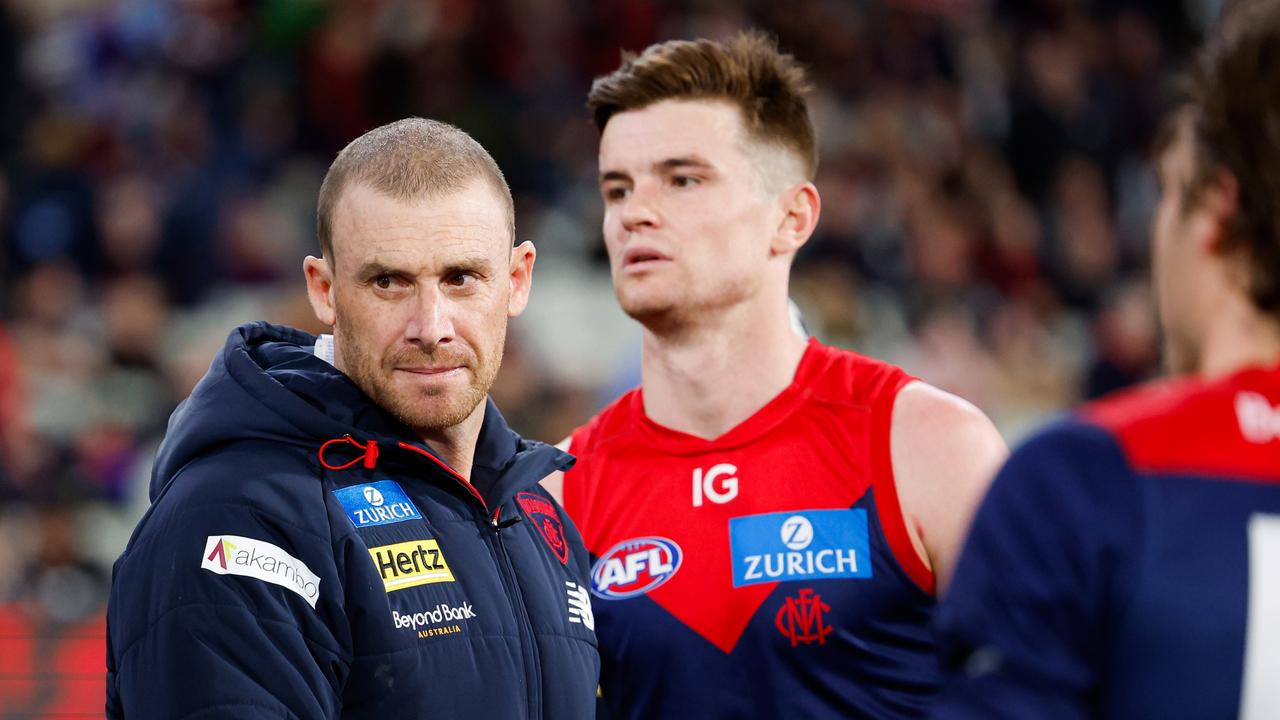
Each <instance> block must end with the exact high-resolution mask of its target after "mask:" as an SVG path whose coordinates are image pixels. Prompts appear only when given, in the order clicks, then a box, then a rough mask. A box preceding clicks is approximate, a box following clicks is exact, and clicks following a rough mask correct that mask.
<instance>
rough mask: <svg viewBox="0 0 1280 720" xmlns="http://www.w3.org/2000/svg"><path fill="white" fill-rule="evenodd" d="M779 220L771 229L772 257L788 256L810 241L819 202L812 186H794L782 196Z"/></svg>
mask: <svg viewBox="0 0 1280 720" xmlns="http://www.w3.org/2000/svg"><path fill="white" fill-rule="evenodd" d="M780 199H781V202H782V218H781V219H780V220H779V222H778V226H777V228H775V229H774V233H773V241H772V242H771V243H770V244H769V249H770V251H771V252H772V253H773V254H774V255H791V254H794V253H795V252H796V251H797V250H799V249H800V248H801V247H802V246H803V245H804V244H805V243H806V242H808V241H809V238H810V236H812V235H813V231H814V229H815V228H817V227H818V216H819V215H820V214H821V213H822V198H821V196H819V195H818V188H816V187H814V185H813V183H811V182H808V181H806V182H802V183H799V184H798V185H793V186H791V187H789V188H787V189H786V190H784V191H783V192H782V195H781V196H780Z"/></svg>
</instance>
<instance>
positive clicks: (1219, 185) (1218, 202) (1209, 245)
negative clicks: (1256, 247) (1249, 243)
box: [1199, 169, 1240, 255]
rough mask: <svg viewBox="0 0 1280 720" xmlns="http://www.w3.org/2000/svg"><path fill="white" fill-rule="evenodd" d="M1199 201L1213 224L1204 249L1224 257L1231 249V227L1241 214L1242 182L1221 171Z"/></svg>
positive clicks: (1205, 238) (1205, 239)
mask: <svg viewBox="0 0 1280 720" xmlns="http://www.w3.org/2000/svg"><path fill="white" fill-rule="evenodd" d="M1199 201H1200V202H1199V204H1200V207H1201V208H1202V209H1203V210H1204V211H1205V212H1206V213H1207V214H1208V218H1209V220H1210V221H1211V224H1212V228H1211V230H1210V231H1209V232H1208V233H1206V235H1205V237H1204V243H1205V244H1204V247H1203V249H1204V251H1205V252H1206V253H1207V254H1209V255H1222V254H1223V253H1225V252H1227V251H1229V250H1230V249H1231V248H1230V245H1231V243H1230V242H1229V241H1230V240H1231V237H1230V233H1231V226H1232V224H1233V223H1234V221H1235V218H1236V215H1238V214H1239V213H1240V182H1239V181H1238V180H1236V176H1235V174H1233V173H1232V172H1231V171H1229V170H1225V169H1223V170H1219V171H1218V172H1217V173H1216V174H1215V175H1214V177H1213V179H1212V180H1211V181H1210V182H1209V183H1208V185H1207V186H1206V187H1205V189H1204V191H1203V192H1201V193H1200V198H1199Z"/></svg>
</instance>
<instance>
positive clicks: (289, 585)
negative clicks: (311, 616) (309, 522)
mask: <svg viewBox="0 0 1280 720" xmlns="http://www.w3.org/2000/svg"><path fill="white" fill-rule="evenodd" d="M200 567H201V568H203V569H205V570H208V571H209V572H212V573H216V574H218V575H242V576H244V577H251V578H255V579H257V580H262V581H264V582H269V583H271V584H272V585H279V586H280V587H282V588H284V589H286V590H289V591H290V592H295V593H297V594H298V595H301V596H302V599H303V600H306V601H307V604H308V605H310V606H311V607H313V608H314V607H315V606H316V600H317V599H318V598H319V597H320V576H318V575H316V574H315V573H313V572H311V568H309V567H307V566H306V565H305V564H303V562H302V561H301V560H299V559H298V558H296V557H294V556H292V555H290V554H289V553H287V552H285V551H284V550H281V549H280V548H279V547H278V546H276V545H272V544H271V543H269V542H264V541H262V540H255V539H253V538H248V537H242V536H240V535H210V536H209V537H208V539H207V540H205V544H204V551H203V552H202V553H201V558H200Z"/></svg>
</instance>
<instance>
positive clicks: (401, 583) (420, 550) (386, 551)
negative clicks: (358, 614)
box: [369, 540, 453, 592]
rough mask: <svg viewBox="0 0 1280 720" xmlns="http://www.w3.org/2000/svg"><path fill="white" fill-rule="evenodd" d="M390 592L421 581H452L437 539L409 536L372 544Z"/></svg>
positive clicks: (421, 583) (371, 554) (370, 550)
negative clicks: (402, 540) (419, 538)
mask: <svg viewBox="0 0 1280 720" xmlns="http://www.w3.org/2000/svg"><path fill="white" fill-rule="evenodd" d="M369 556H370V557H372V558H373V564H374V566H376V567H377V568H378V574H379V575H381V576H382V584H383V585H385V586H386V588H387V592H393V591H395V590H403V589H405V588H411V587H416V586H418V585H430V584H431V583H438V582H453V571H452V570H450V569H449V563H447V562H445V559H444V553H442V552H440V545H439V543H437V542H436V541H435V540H410V541H409V542H402V543H396V544H395V545H382V546H379V547H376V548H369Z"/></svg>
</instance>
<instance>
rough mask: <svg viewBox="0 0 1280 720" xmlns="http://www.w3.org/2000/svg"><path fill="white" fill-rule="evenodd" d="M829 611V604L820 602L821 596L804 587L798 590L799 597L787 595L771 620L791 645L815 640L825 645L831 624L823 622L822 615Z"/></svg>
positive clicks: (808, 643) (809, 642)
mask: <svg viewBox="0 0 1280 720" xmlns="http://www.w3.org/2000/svg"><path fill="white" fill-rule="evenodd" d="M829 612H831V606H830V605H828V604H826V603H824V602H822V596H821V595H819V594H817V593H815V592H814V591H813V589H812V588H805V589H803V590H801V591H800V597H789V598H787V599H786V602H784V603H782V607H780V608H778V614H777V615H776V616H775V617H774V621H773V622H774V624H775V625H777V626H778V632H781V633H782V634H783V635H784V636H785V637H786V638H787V639H788V640H790V641H791V647H795V646H797V645H799V644H800V643H804V644H805V645H812V644H813V643H815V642H816V643H818V644H819V645H826V644H827V636H828V635H830V634H831V626H830V625H828V624H826V623H825V622H823V616H824V615H825V614H826V613H829Z"/></svg>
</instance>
